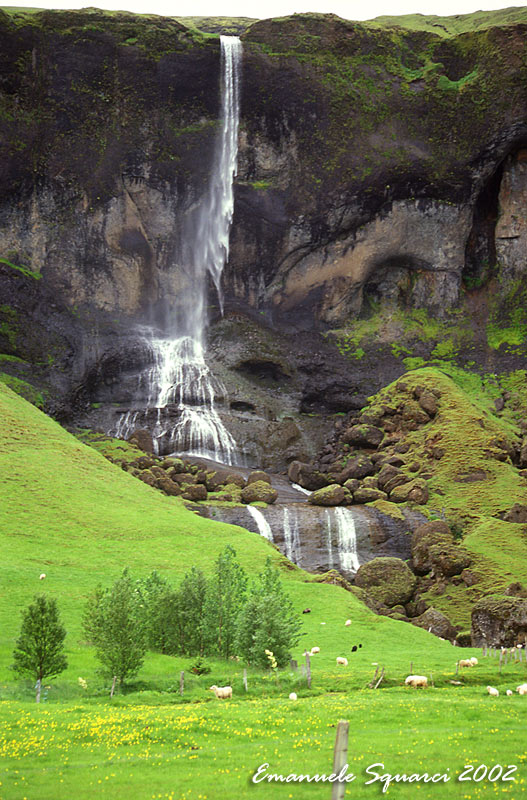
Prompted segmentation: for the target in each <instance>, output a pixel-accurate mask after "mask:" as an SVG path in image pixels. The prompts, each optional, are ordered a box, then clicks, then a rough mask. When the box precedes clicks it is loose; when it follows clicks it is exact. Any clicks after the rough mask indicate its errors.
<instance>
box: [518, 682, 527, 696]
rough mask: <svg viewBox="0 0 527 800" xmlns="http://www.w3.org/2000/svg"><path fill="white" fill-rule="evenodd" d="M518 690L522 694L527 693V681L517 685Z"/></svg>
mask: <svg viewBox="0 0 527 800" xmlns="http://www.w3.org/2000/svg"><path fill="white" fill-rule="evenodd" d="M516 691H517V692H518V694H521V695H524V694H527V683H521V684H520V685H519V686H517V687H516Z"/></svg>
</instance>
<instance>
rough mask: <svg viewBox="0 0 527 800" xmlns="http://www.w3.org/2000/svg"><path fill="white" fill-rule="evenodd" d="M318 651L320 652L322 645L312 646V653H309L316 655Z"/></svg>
mask: <svg viewBox="0 0 527 800" xmlns="http://www.w3.org/2000/svg"><path fill="white" fill-rule="evenodd" d="M317 653H320V647H312V648H311V652H310V654H309V655H310V656H314V655H316V654H317Z"/></svg>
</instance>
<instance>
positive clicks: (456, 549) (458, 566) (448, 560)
mask: <svg viewBox="0 0 527 800" xmlns="http://www.w3.org/2000/svg"><path fill="white" fill-rule="evenodd" d="M429 557H430V561H431V563H432V568H433V570H434V572H435V574H436V576H441V575H442V576H444V577H445V578H452V577H453V576H454V575H461V573H462V572H463V570H464V569H466V568H467V567H470V565H471V564H472V559H471V557H470V556H469V554H468V553H467V551H466V550H465V548H464V547H460V546H459V545H455V544H434V545H432V547H430V549H429Z"/></svg>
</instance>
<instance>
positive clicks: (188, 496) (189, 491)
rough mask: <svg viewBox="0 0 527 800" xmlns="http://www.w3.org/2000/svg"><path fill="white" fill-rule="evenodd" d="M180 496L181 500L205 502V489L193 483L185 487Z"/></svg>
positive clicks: (200, 484)
mask: <svg viewBox="0 0 527 800" xmlns="http://www.w3.org/2000/svg"><path fill="white" fill-rule="evenodd" d="M181 496H182V498H183V500H193V501H196V500H206V499H207V487H206V486H204V485H203V484H202V483H195V484H191V485H190V486H185V487H184V489H183V493H182V495H181Z"/></svg>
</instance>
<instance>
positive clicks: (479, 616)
mask: <svg viewBox="0 0 527 800" xmlns="http://www.w3.org/2000/svg"><path fill="white" fill-rule="evenodd" d="M471 631H472V646H473V647H482V646H483V645H484V644H486V645H488V646H489V647H512V646H514V645H515V644H519V643H521V644H523V643H524V642H525V641H526V637H527V600H525V599H523V598H520V597H506V596H502V595H489V596H488V597H484V598H483V599H482V600H479V601H478V602H477V603H476V605H475V606H474V608H473V609H472V628H471Z"/></svg>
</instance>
